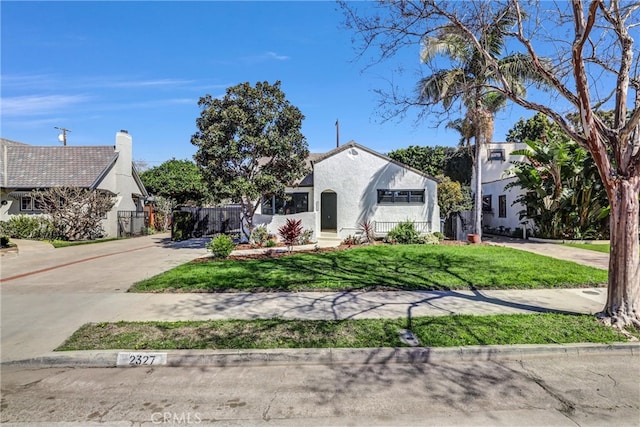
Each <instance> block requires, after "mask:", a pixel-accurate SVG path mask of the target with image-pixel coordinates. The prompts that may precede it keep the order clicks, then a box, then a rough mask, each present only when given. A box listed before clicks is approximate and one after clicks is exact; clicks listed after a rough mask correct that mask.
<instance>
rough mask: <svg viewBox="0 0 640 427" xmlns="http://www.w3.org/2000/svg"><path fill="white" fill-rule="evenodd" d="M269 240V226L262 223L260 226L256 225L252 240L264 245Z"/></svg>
mask: <svg viewBox="0 0 640 427" xmlns="http://www.w3.org/2000/svg"><path fill="white" fill-rule="evenodd" d="M268 240H269V232H268V231H267V227H265V226H264V225H261V226H260V227H256V228H254V229H253V231H252V232H251V237H250V241H251V242H252V243H254V244H256V245H258V246H262V245H264V244H265V242H267V241H268Z"/></svg>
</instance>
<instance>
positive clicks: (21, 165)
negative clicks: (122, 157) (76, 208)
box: [0, 139, 118, 189]
mask: <svg viewBox="0 0 640 427" xmlns="http://www.w3.org/2000/svg"><path fill="white" fill-rule="evenodd" d="M0 147H1V148H2V154H1V157H0V166H1V167H0V173H1V174H2V176H1V178H2V179H1V181H0V183H1V185H2V187H5V188H15V189H21V188H24V189H31V188H47V187H61V186H73V187H84V188H94V186H95V185H97V184H98V182H99V180H100V179H101V178H102V177H103V176H104V175H105V174H106V173H107V172H108V171H109V169H110V168H111V167H112V166H113V164H114V163H115V161H116V159H117V158H118V153H116V152H115V148H114V147H113V146H91V147H89V146H87V147H76V146H73V147H70V146H62V147H56V146H45V147H43V146H32V145H26V144H20V143H15V142H14V141H8V140H5V139H3V140H1V141H0Z"/></svg>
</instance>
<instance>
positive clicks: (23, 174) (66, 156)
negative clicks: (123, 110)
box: [0, 130, 148, 237]
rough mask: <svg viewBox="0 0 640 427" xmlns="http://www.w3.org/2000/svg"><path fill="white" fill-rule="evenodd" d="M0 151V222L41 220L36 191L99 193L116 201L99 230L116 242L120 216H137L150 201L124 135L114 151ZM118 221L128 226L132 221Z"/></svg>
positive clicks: (15, 145)
mask: <svg viewBox="0 0 640 427" xmlns="http://www.w3.org/2000/svg"><path fill="white" fill-rule="evenodd" d="M0 150H1V153H0V220H2V221H6V220H8V219H9V218H10V217H11V216H12V215H20V214H27V215H30V214H41V213H42V211H41V210H39V209H38V206H37V205H36V203H34V198H33V197H32V191H34V190H44V189H47V188H51V187H64V186H68V187H81V188H88V189H92V190H93V189H95V190H103V191H108V192H110V193H112V194H113V195H114V196H116V203H115V205H114V207H113V209H112V210H111V211H110V212H109V213H108V214H107V216H106V218H105V220H104V222H103V228H104V231H105V234H106V236H108V237H118V236H119V234H120V235H122V234H123V233H122V231H123V230H122V228H123V225H129V224H119V223H118V212H119V211H120V212H123V211H128V213H131V212H141V211H142V209H143V205H144V199H145V198H146V197H147V196H148V194H147V191H146V190H145V188H144V185H143V184H142V181H141V180H140V177H139V176H138V173H137V172H136V170H135V167H134V166H133V156H132V139H131V136H130V135H129V134H128V133H127V131H125V130H122V131H120V132H118V133H117V134H116V145H115V146H83V147H80V146H69V145H67V146H35V145H27V144H22V143H19V142H14V141H10V140H6V139H1V140H0ZM121 216H123V217H125V216H129V222H130V221H131V215H125V214H124V213H122V214H121ZM133 216H134V217H135V215H133ZM125 222H126V221H125ZM119 229H120V232H119Z"/></svg>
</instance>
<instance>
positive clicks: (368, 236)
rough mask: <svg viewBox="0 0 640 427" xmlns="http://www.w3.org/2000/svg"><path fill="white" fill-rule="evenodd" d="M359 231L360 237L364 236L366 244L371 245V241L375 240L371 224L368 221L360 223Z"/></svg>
mask: <svg viewBox="0 0 640 427" xmlns="http://www.w3.org/2000/svg"><path fill="white" fill-rule="evenodd" d="M360 230H361V231H362V235H363V236H364V238H365V240H366V242H367V243H373V241H374V240H375V232H374V228H373V223H372V222H371V221H369V220H367V221H362V222H361V223H360Z"/></svg>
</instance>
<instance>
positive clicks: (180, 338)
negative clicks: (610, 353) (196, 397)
mask: <svg viewBox="0 0 640 427" xmlns="http://www.w3.org/2000/svg"><path fill="white" fill-rule="evenodd" d="M407 323H408V321H407V319H348V320H331V321H326V320H283V319H265V320H219V321H198V322H117V323H91V324H86V325H84V326H82V327H81V328H80V329H79V330H77V331H76V332H75V333H74V334H73V335H72V336H71V337H70V338H69V339H68V340H67V341H66V342H65V343H64V344H62V345H61V346H60V347H58V348H57V349H56V351H69V350H71V351H73V350H114V349H131V350H169V349H182V350H205V349H209V350H221V349H236V350H239V349H275V348H372V347H406V346H407V344H406V343H405V342H404V341H403V340H402V339H401V337H402V336H403V332H404V331H406V330H407V329H409V330H411V331H412V332H413V334H414V335H415V337H416V338H417V339H418V345H420V346H423V347H453V346H473V345H505V344H566V343H607V344H609V343H614V342H626V341H627V338H626V337H625V336H624V335H623V334H622V333H620V332H619V331H617V330H615V329H613V328H610V327H606V326H604V325H602V324H600V323H599V322H598V321H597V320H596V319H595V317H594V316H590V315H566V314H552V313H546V314H509V315H506V314H503V315H492V316H471V315H453V316H433V317H416V318H414V319H411V322H410V323H411V325H410V327H409V325H408V324H407ZM630 332H631V333H632V334H634V335H635V336H636V337H640V331H637V330H630Z"/></svg>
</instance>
